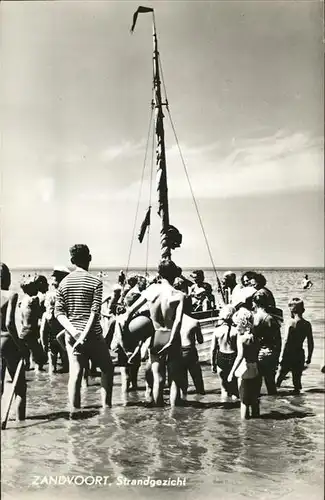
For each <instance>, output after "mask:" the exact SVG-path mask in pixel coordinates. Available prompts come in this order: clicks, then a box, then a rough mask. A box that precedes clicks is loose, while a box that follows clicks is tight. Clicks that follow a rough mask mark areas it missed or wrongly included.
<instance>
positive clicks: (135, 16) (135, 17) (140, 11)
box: [131, 7, 153, 33]
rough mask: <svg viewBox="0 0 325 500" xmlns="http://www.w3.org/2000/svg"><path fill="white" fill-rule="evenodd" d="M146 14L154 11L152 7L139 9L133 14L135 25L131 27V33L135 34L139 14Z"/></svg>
mask: <svg viewBox="0 0 325 500" xmlns="http://www.w3.org/2000/svg"><path fill="white" fill-rule="evenodd" d="M145 12H153V9H151V8H150V7H138V10H137V11H136V12H135V13H134V14H133V23H132V26H131V33H133V31H134V28H135V25H136V22H137V19H138V14H141V13H145Z"/></svg>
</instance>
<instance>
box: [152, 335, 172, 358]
mask: <svg viewBox="0 0 325 500" xmlns="http://www.w3.org/2000/svg"><path fill="white" fill-rule="evenodd" d="M170 334H171V330H168V329H165V330H163V329H159V330H156V331H155V333H154V335H153V336H152V338H151V342H150V346H149V352H150V359H151V362H152V363H154V362H157V363H159V361H160V360H161V359H162V358H164V357H165V356H166V355H167V354H168V352H167V351H165V352H163V353H162V354H158V352H159V351H160V350H161V349H162V348H163V347H165V345H166V344H167V343H168V342H169V339H170ZM169 350H170V349H169Z"/></svg>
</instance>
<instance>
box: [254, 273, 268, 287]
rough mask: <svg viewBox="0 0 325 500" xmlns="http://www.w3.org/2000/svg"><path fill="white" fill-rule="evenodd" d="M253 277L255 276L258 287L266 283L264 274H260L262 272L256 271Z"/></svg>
mask: <svg viewBox="0 0 325 500" xmlns="http://www.w3.org/2000/svg"><path fill="white" fill-rule="evenodd" d="M254 277H255V280H256V283H257V285H258V286H259V287H260V288H264V287H265V285H266V278H265V276H264V274H262V273H256V275H255V276H254Z"/></svg>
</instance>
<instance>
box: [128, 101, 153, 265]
mask: <svg viewBox="0 0 325 500" xmlns="http://www.w3.org/2000/svg"><path fill="white" fill-rule="evenodd" d="M152 115H153V108H152V107H151V112H150V119H149V130H148V136H147V143H146V151H145V155H144V161H143V166H142V174H141V182H140V188H139V194H138V202H137V208H136V211H135V217H134V223H133V229H132V237H131V244H130V249H129V255H128V263H127V266H126V270H125V274H126V275H127V274H128V271H129V266H130V260H131V254H132V248H133V242H134V235H135V230H136V224H137V219H138V213H139V206H140V198H141V192H142V186H143V179H144V171H145V168H146V162H147V154H148V146H149V140H150V132H151V124H152Z"/></svg>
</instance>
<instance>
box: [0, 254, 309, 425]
mask: <svg viewBox="0 0 325 500" xmlns="http://www.w3.org/2000/svg"><path fill="white" fill-rule="evenodd" d="M70 257H71V263H72V264H73V266H74V268H75V269H74V270H73V271H71V272H70V270H69V269H68V268H64V267H57V268H55V269H54V271H53V273H52V276H51V283H50V285H49V283H48V281H47V279H46V278H45V276H42V275H35V276H34V275H33V276H31V275H28V276H23V279H22V282H21V290H22V293H23V295H22V297H21V298H20V299H19V298H18V294H17V293H14V292H11V291H10V282H11V275H10V271H9V269H8V267H7V266H6V265H5V264H1V356H2V390H3V386H4V376H5V370H6V368H7V369H8V372H9V375H10V377H11V378H13V377H14V374H15V372H16V370H17V366H18V364H19V361H20V360H21V359H22V358H23V359H24V367H23V369H22V370H21V371H20V375H19V378H18V382H17V385H16V388H15V395H16V398H15V401H16V418H17V419H18V420H24V419H25V416H26V371H27V370H30V369H34V370H35V372H37V371H42V370H44V366H45V365H46V364H48V370H49V373H51V374H53V373H56V372H58V360H59V359H60V361H61V370H60V371H61V372H63V373H64V372H69V381H68V399H69V406H70V417H71V418H72V419H74V418H78V415H79V414H80V413H79V412H80V408H81V386H82V382H83V380H84V382H85V383H87V380H88V376H89V374H97V373H98V372H97V370H98V369H99V370H100V374H101V395H102V407H103V409H106V408H110V407H111V405H112V389H113V378H114V365H117V366H119V367H120V373H121V382H122V383H121V387H122V395H123V398H124V400H125V401H127V394H128V392H129V391H130V390H138V372H139V368H140V366H141V363H142V362H145V363H146V365H145V383H146V392H145V396H146V401H147V403H148V404H152V405H156V406H161V405H163V404H164V398H163V395H164V388H165V387H166V386H168V387H169V391H170V404H171V406H177V405H182V404H184V401H186V398H187V391H188V374H190V375H191V377H192V380H193V383H194V386H195V390H196V392H197V393H198V394H200V395H204V394H205V389H204V380H203V376H202V369H201V365H200V363H199V355H198V350H197V344H202V343H203V342H204V338H203V335H202V331H201V327H200V322H199V321H198V319H197V313H204V312H208V311H213V312H214V317H215V318H217V319H216V320H215V328H214V331H213V336H212V341H211V369H212V371H213V372H214V373H217V375H218V377H219V379H220V385H221V398H222V400H223V401H226V400H227V399H228V398H230V399H231V400H233V401H237V400H240V404H241V416H242V418H249V417H258V416H259V412H260V409H259V401H260V393H261V386H262V382H263V380H264V382H265V386H266V389H267V393H268V394H269V395H274V394H276V392H277V388H278V387H280V385H281V383H282V382H283V380H284V379H285V378H286V376H287V374H288V373H289V372H291V373H292V381H293V386H294V392H295V393H296V394H299V392H300V390H301V378H302V373H303V370H304V367H305V365H306V364H309V363H310V361H311V357H312V353H313V348H314V343H313V334H312V327H311V324H310V322H308V321H307V320H305V319H304V317H303V313H304V303H303V301H302V300H301V299H300V298H293V299H292V300H291V301H290V302H289V304H288V306H289V310H290V314H291V320H290V323H289V325H288V328H287V336H286V341H285V343H284V345H282V342H281V322H282V319H283V318H282V311H281V310H280V309H278V308H277V307H276V302H275V298H274V296H273V294H272V292H271V291H270V290H269V289H268V288H267V287H266V284H267V282H266V279H265V277H264V276H263V275H262V274H260V273H256V272H253V271H246V272H245V273H244V274H243V275H242V276H241V278H240V282H239V283H237V280H236V275H235V273H233V272H230V271H229V272H226V273H225V274H224V276H223V279H222V282H221V283H220V282H219V289H218V292H219V294H218V296H220V297H222V300H219V299H217V298H216V297H215V295H214V294H213V289H212V286H211V285H210V284H209V283H207V282H206V281H205V276H204V272H203V271H202V270H196V271H194V272H193V273H192V274H191V275H190V278H186V277H185V276H184V275H183V271H182V269H181V268H180V267H178V266H177V265H176V264H175V263H174V262H173V261H171V260H162V261H161V262H160V264H159V267H158V274H157V275H156V276H155V277H153V278H152V279H151V280H149V279H148V278H147V277H144V276H137V275H131V276H126V275H125V273H124V272H123V271H121V272H120V274H119V276H118V280H117V283H116V285H115V286H114V287H113V290H112V293H111V294H110V295H109V296H107V297H105V298H103V283H102V280H101V279H100V278H99V277H97V276H94V275H93V274H91V273H90V272H89V266H90V263H91V254H90V251H89V248H88V246H87V245H83V244H77V245H74V246H73V247H71V249H70ZM17 310H18V312H19V315H17ZM18 316H19V322H20V324H18V325H17V324H16V323H17V320H16V318H17V317H18ZM305 340H307V350H308V353H307V358H306V359H305V352H304V349H303V344H304V342H305ZM277 374H278V375H277Z"/></svg>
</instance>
